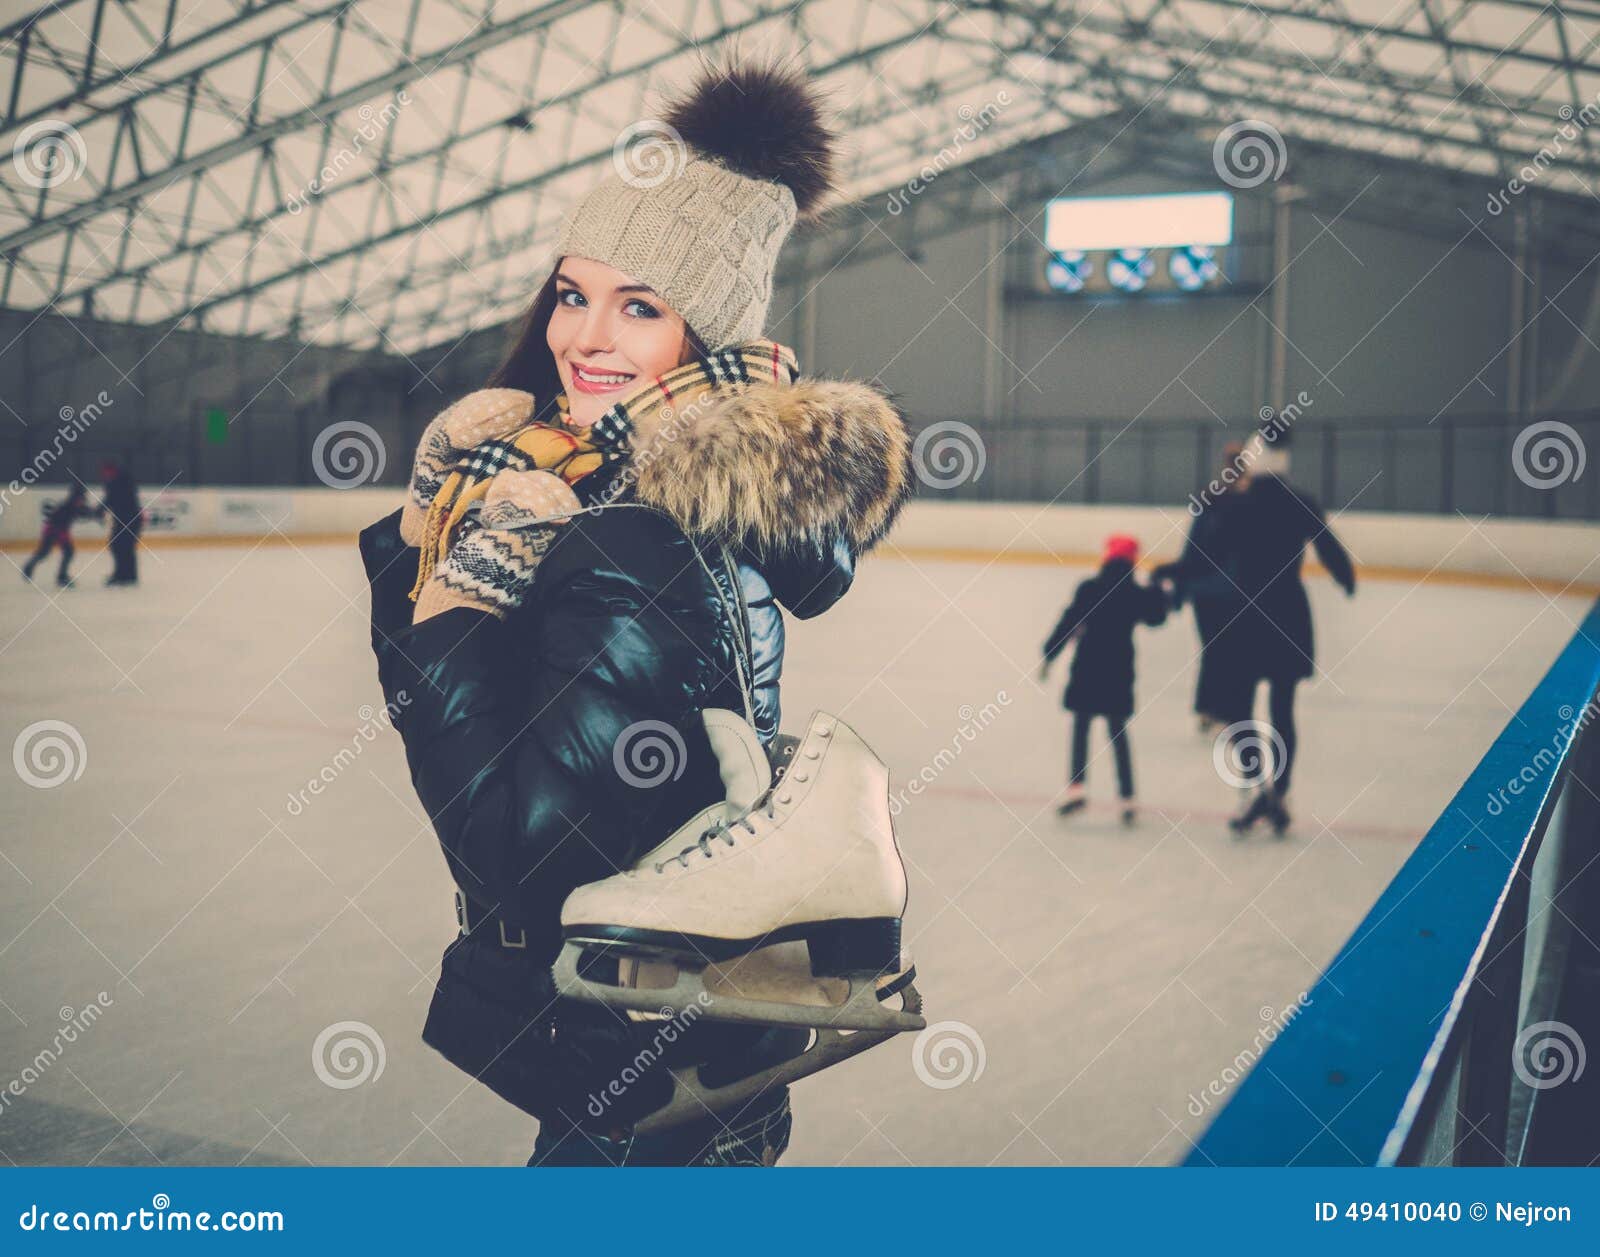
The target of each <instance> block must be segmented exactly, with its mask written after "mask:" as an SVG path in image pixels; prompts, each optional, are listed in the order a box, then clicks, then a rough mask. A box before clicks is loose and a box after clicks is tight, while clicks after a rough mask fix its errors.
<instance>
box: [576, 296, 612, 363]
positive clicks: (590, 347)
mask: <svg viewBox="0 0 1600 1257" xmlns="http://www.w3.org/2000/svg"><path fill="white" fill-rule="evenodd" d="M615 340H616V334H615V331H614V329H613V326H612V322H611V317H610V315H608V314H606V313H605V311H603V310H598V309H595V308H594V307H590V309H589V312H588V314H587V315H586V316H585V317H584V320H583V325H582V326H581V327H580V328H579V329H578V349H579V351H580V352H582V353H586V354H603V353H610V352H611V349H612V347H613V343H614V342H615Z"/></svg>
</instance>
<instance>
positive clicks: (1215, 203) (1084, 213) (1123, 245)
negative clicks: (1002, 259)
mask: <svg viewBox="0 0 1600 1257" xmlns="http://www.w3.org/2000/svg"><path fill="white" fill-rule="evenodd" d="M1044 242H1045V247H1046V248H1048V249H1049V250H1050V251H1051V252H1052V253H1056V254H1064V253H1070V252H1073V251H1078V250H1083V251H1088V252H1093V251H1095V250H1105V249H1112V250H1139V249H1170V248H1174V247H1179V246H1187V245H1201V246H1212V247H1216V246H1220V245H1227V244H1231V243H1232V242H1233V195H1232V193H1229V192H1171V193H1160V194H1157V195H1154V196H1084V197H1062V198H1058V199H1057V200H1053V201H1050V202H1049V203H1047V204H1046V206H1045V219H1044Z"/></svg>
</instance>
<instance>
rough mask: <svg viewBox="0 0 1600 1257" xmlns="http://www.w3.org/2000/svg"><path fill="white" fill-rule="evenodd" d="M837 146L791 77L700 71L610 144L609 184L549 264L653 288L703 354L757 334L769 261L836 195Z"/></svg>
mask: <svg viewBox="0 0 1600 1257" xmlns="http://www.w3.org/2000/svg"><path fill="white" fill-rule="evenodd" d="M834 145H835V140H834V136H833V134H832V132H831V131H829V130H828V128H827V127H825V126H824V125H823V123H822V114H821V109H820V107H819V103H818V99H817V94H816V92H815V89H814V88H813V87H812V86H811V84H810V82H809V81H808V80H807V78H806V76H805V74H804V71H803V70H801V69H799V68H798V67H793V66H790V67H780V66H777V65H765V66H737V65H728V66H725V67H723V68H720V69H719V68H716V67H707V68H706V69H704V70H703V71H702V72H701V76H700V78H699V80H698V81H697V82H696V83H695V85H694V86H693V87H692V88H691V89H690V90H689V92H688V93H687V94H686V95H685V96H683V97H682V98H680V99H679V100H677V101H675V102H673V103H671V104H669V105H668V106H667V108H666V109H665V110H664V111H663V114H662V117H661V118H660V119H659V120H656V119H651V120H648V121H645V122H641V123H637V124H635V125H634V126H632V127H629V128H628V130H626V131H624V132H623V134H622V135H621V136H620V137H618V140H617V143H616V146H615V147H614V149H613V152H612V162H613V165H614V166H615V167H616V171H615V173H613V174H611V175H609V176H607V178H606V179H605V180H604V181H602V182H601V183H600V185H599V186H598V187H596V188H595V189H594V190H593V191H591V192H590V193H589V194H588V195H587V196H585V197H584V199H583V200H582V201H581V202H580V203H579V204H578V207H577V208H576V209H575V210H574V211H573V212H572V214H571V216H570V217H569V218H568V219H567V221H566V223H565V225H564V226H563V229H562V232H561V235H560V238H559V239H558V240H557V242H556V247H555V250H554V252H553V254H552V266H553V265H554V264H555V263H556V262H558V261H559V260H560V259H561V258H563V257H584V258H592V259H593V260H595V261H597V262H604V263H605V264H606V265H608V266H614V267H616V268H617V270H619V271H622V272H623V273H624V274H627V275H630V276H632V277H633V278H634V279H637V280H638V281H639V282H641V283H645V284H649V285H650V287H652V288H654V289H655V290H656V292H658V293H660V294H661V297H662V299H663V300H664V301H666V302H667V304H668V305H670V306H671V307H672V308H673V309H674V310H676V311H677V312H678V313H679V314H681V315H682V316H683V319H684V321H685V322H686V323H688V325H689V326H690V327H691V328H692V329H693V330H694V332H695V334H696V335H697V336H699V337H700V339H701V340H702V341H704V342H705V344H706V345H707V347H708V348H712V349H715V348H719V347H721V346H723V345H732V344H738V343H739V342H741V341H747V340H751V339H754V338H755V337H758V336H760V335H761V333H762V331H763V329H764V328H765V325H766V319H767V310H768V307H769V306H770V305H771V304H772V276H773V271H774V270H775V269H776V268H777V264H778V252H779V250H780V249H781V248H782V247H783V242H784V241H785V240H786V239H787V238H788V235H789V231H790V229H791V228H793V226H794V224H795V221H796V220H797V219H801V218H810V217H813V216H814V215H815V214H816V212H817V211H818V208H819V206H820V205H821V203H822V202H823V200H824V199H825V197H826V196H827V195H828V193H829V192H830V191H831V190H832V188H833V160H834Z"/></svg>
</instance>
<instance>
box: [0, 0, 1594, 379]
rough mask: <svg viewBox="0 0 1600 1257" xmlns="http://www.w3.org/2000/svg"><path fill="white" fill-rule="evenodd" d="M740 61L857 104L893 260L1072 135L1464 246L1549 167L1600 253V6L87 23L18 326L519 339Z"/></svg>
mask: <svg viewBox="0 0 1600 1257" xmlns="http://www.w3.org/2000/svg"><path fill="white" fill-rule="evenodd" d="M732 41H737V43H738V45H739V46H740V47H743V48H746V49H751V50H755V51H768V50H771V51H784V50H788V49H794V48H798V49H800V50H801V56H802V57H803V58H804V60H805V63H806V64H807V66H808V68H809V69H810V70H811V72H812V73H813V74H814V75H815V76H816V77H817V78H818V79H819V80H820V81H821V82H822V83H823V84H824V85H825V86H826V87H827V88H829V90H830V94H831V97H832V102H833V104H834V106H835V107H836V108H837V109H838V110H839V111H840V117H841V120H842V123H843V125H844V129H845V131H846V133H847V135H848V136H849V139H850V148H849V152H848V154H847V158H846V162H845V165H844V170H843V176H844V184H845V191H846V194H847V196H848V197H851V198H861V199H862V204H861V205H860V206H850V207H848V208H846V209H845V210H843V211H841V212H842V213H844V214H846V215H857V216H860V215H865V217H866V219H867V220H868V221H871V222H873V226H872V228H871V229H870V230H869V231H867V232H865V233H859V232H858V233H857V235H856V238H855V240H854V241H853V244H854V246H855V247H857V248H859V249H861V250H862V254H861V255H862V256H865V255H866V254H867V253H869V252H872V251H881V250H883V249H888V248H895V247H903V246H902V244H901V243H900V242H898V241H897V240H896V239H895V237H896V236H897V234H903V233H904V231H905V230H906V227H907V224H908V223H910V222H912V221H917V222H918V223H919V224H926V225H929V226H930V227H932V228H934V229H937V230H943V229H944V228H943V227H942V226H938V225H937V224H934V221H933V220H934V219H935V218H939V219H940V222H943V221H944V219H945V218H948V220H949V223H950V224H955V223H957V222H958V220H959V216H960V215H961V214H962V213H966V214H967V215H968V217H967V219H966V221H969V222H970V221H972V218H971V216H972V215H978V216H983V215H986V214H988V213H991V212H994V210H995V206H994V201H995V198H996V195H997V194H998V195H999V196H1001V197H1009V196H1011V195H1013V194H1017V195H1022V194H1023V192H1022V189H1024V188H1026V189H1027V191H1026V193H1025V195H1030V196H1032V195H1038V194H1039V193H1038V192H1037V191H1036V190H1035V189H1036V188H1040V187H1043V188H1045V191H1046V193H1048V192H1049V191H1057V190H1060V188H1059V185H1049V186H1048V187H1046V185H1047V184H1048V177H1047V176H1046V175H1044V174H1043V171H1044V170H1045V165H1044V164H1041V162H1040V161H1038V160H1035V159H1037V158H1039V156H1040V154H1039V153H1037V152H1030V151H1029V150H1030V148H1032V147H1034V146H1035V145H1036V144H1037V142H1038V141H1040V140H1042V139H1043V138H1044V137H1047V136H1050V137H1056V138H1055V139H1053V140H1052V142H1051V148H1052V151H1056V150H1059V151H1060V152H1065V153H1070V154H1073V155H1074V157H1073V160H1077V161H1079V162H1080V163H1082V162H1084V161H1086V160H1088V159H1089V158H1092V157H1093V156H1094V155H1095V152H1096V151H1100V152H1103V151H1104V149H1105V148H1106V147H1107V146H1115V148H1116V150H1117V154H1116V161H1117V162H1118V164H1119V168H1124V169H1137V168H1138V165H1139V159H1140V155H1141V154H1143V155H1144V156H1145V159H1146V161H1147V162H1148V165H1149V166H1150V167H1151V168H1155V167H1157V166H1158V165H1160V166H1162V167H1164V168H1167V167H1171V168H1191V169H1192V168H1193V166H1194V157H1193V154H1194V153H1197V152H1199V153H1203V152H1204V150H1205V148H1206V146H1207V145H1208V143H1209V141H1210V139H1211V138H1212V137H1214V136H1215V134H1216V133H1217V132H1218V131H1219V130H1220V129H1222V128H1223V127H1226V126H1228V125H1230V124H1231V123H1234V122H1239V121H1244V120H1253V121H1255V122H1258V123H1266V124H1268V125H1269V126H1271V127H1274V128H1276V129H1278V130H1279V131H1280V132H1281V134H1282V136H1283V138H1284V141H1285V145H1286V149H1287V152H1288V154H1289V162H1290V163H1291V167H1292V174H1293V177H1294V178H1295V179H1296V181H1297V182H1309V183H1310V184H1312V185H1314V186H1313V190H1314V191H1318V192H1320V193H1323V194H1326V195H1328V196H1335V195H1337V194H1338V192H1339V190H1340V189H1341V188H1342V187H1343V186H1344V181H1345V176H1346V175H1349V174H1351V173H1352V172H1358V171H1363V170H1367V169H1371V170H1374V171H1384V172H1390V173H1398V172H1403V171H1405V170H1406V169H1415V167H1416V166H1417V165H1418V164H1421V165H1423V166H1427V167H1430V168H1432V169H1433V170H1434V171H1436V172H1438V173H1437V175H1436V176H1432V177H1428V178H1418V179H1417V180H1414V181H1413V182H1414V183H1415V185H1416V186H1415V187H1412V186H1410V185H1409V184H1407V185H1406V186H1405V187H1404V188H1401V187H1400V185H1401V184H1405V182H1406V181H1404V180H1399V179H1396V180H1389V181H1386V190H1387V191H1388V192H1389V193H1390V195H1389V196H1388V197H1387V198H1386V199H1385V200H1384V203H1383V204H1382V205H1379V206H1376V207H1371V206H1368V207H1363V214H1362V216H1368V214H1369V213H1376V214H1377V215H1378V216H1380V217H1382V216H1384V215H1388V216H1389V217H1390V219H1391V221H1405V222H1407V223H1408V224H1409V223H1411V222H1412V221H1413V220H1417V221H1423V222H1425V223H1427V224H1429V225H1431V226H1432V227H1434V228H1437V229H1439V230H1445V227H1444V226H1443V222H1442V219H1441V217H1440V216H1441V215H1443V216H1444V217H1445V218H1448V217H1450V216H1451V209H1450V208H1449V206H1448V202H1449V199H1450V196H1451V195H1455V194H1456V193H1455V190H1456V189H1457V188H1462V187H1464V188H1471V187H1473V186H1474V184H1473V180H1478V181H1490V182H1491V183H1492V182H1493V181H1501V182H1504V181H1508V180H1510V179H1511V178H1512V177H1514V176H1516V175H1517V173H1518V172H1519V171H1521V170H1522V169H1523V168H1524V167H1525V166H1528V165H1529V164H1530V163H1535V164H1536V169H1537V171H1538V177H1537V179H1536V180H1535V182H1536V184H1537V187H1536V189H1535V191H1534V192H1533V193H1531V194H1530V195H1529V196H1528V197H1527V202H1526V204H1524V205H1519V207H1518V209H1519V213H1520V212H1522V211H1524V210H1526V208H1527V207H1528V206H1530V205H1538V206H1539V207H1540V208H1541V214H1542V215H1543V216H1544V223H1543V225H1542V228H1541V230H1544V231H1545V232H1547V233H1550V232H1554V231H1557V230H1559V231H1560V232H1561V233H1562V238H1561V240H1560V246H1561V247H1564V248H1570V249H1572V250H1573V251H1576V250H1578V249H1581V248H1582V247H1584V246H1586V245H1590V244H1591V242H1592V241H1593V240H1594V238H1595V235H1596V232H1595V229H1594V228H1593V227H1592V226H1590V225H1589V224H1590V223H1591V222H1592V221H1593V219H1594V217H1595V216H1594V215H1592V214H1589V213H1588V212H1587V211H1588V210H1589V209H1590V208H1591V206H1590V205H1589V201H1590V198H1591V197H1593V196H1595V189H1596V187H1600V136H1591V135H1590V134H1589V129H1588V122H1589V121H1600V119H1597V118H1596V113H1597V112H1600V51H1597V50H1600V4H1596V3H1595V0H1574V2H1572V3H1565V4H1562V5H1559V6H1558V5H1549V4H1539V3H1537V2H1536V0H1400V7H1399V8H1395V7H1393V0H1097V2H1096V3H1092V4H1091V3H1089V2H1088V0H1083V2H1082V3H1071V4H1047V3H1037V2H1029V0H1005V2H998V0H997V2H993V3H978V4H966V5H951V4H945V3H937V2H935V0H879V2H876V3H872V4H866V5H863V4H860V3H858V2H857V0H787V2H782V3H780V2H777V0H644V2H643V3H623V2H622V0H600V2H598V3H595V2H585V0H555V2H543V3H541V2H540V0H406V3H404V4H400V3H396V0H58V3H55V4H53V5H49V6H47V7H44V8H41V9H39V10H38V11H37V12H36V13H34V14H33V15H32V16H30V17H28V18H26V19H24V20H22V21H19V22H15V23H13V24H11V25H10V26H7V27H5V28H3V29H0V138H3V139H4V140H5V142H6V143H7V144H8V145H10V146H13V147H14V154H15V156H14V160H13V161H11V162H10V163H9V164H8V165H4V166H0V265H3V268H4V269H3V274H0V304H5V305H11V306H21V307H27V308H41V307H42V308H53V309H56V310H59V311H60V312H62V313H67V314H94V315H96V316H98V317H102V318H111V319H117V320H123V321H130V322H140V323H166V324H169V325H172V326H177V327H182V328H185V329H201V330H210V331H217V332H224V333H234V334H242V335H250V336H292V337H295V338H300V339H304V340H307V341H313V342H317V343H325V344H341V345H350V346H357V347H366V348H372V349H377V350H380V351H386V352H391V353H413V352H415V351H417V350H418V349H420V348H422V347H424V346H426V345H431V344H436V343H441V342H443V341H446V340H452V339H454V338H456V337H459V336H460V335H462V334H463V333H465V332H467V331H470V330H473V329H475V328H480V327H485V326H490V325H492V324H494V323H497V322H501V321H504V320H505V319H506V318H508V317H511V316H512V315H513V314H514V313H515V312H516V310H517V309H518V308H519V307H520V306H521V305H522V304H523V303H524V302H525V301H526V300H527V298H528V295H529V293H530V292H531V288H532V285H533V284H535V283H537V281H538V279H539V278H541V276H540V275H539V274H537V273H536V271H537V269H538V267H539V266H540V265H541V263H542V261H543V259H544V257H545V254H546V251H547V250H548V247H549V242H550V240H551V239H552V238H553V234H554V232H555V230H556V227H557V225H558V223H559V221H560V219H561V217H562V216H563V214H564V213H565V211H566V209H567V208H568V207H569V206H570V205H571V203H572V202H573V200H574V199H575V198H576V197H577V196H579V195H581V194H582V192H583V191H584V190H585V189H586V188H587V187H588V186H590V185H591V184H592V183H593V181H594V180H595V179H596V178H597V177H598V176H599V174H600V173H601V171H602V170H603V169H605V167H606V164H607V163H608V162H609V161H611V160H612V153H613V145H614V143H615V141H616V139H617V137H618V135H619V134H620V133H621V132H623V131H624V130H625V129H626V128H627V127H628V126H629V124H631V123H632V122H634V121H635V120H637V119H639V118H641V117H643V116H645V115H646V114H647V112H648V110H649V108H650V107H651V105H652V103H653V101H654V93H655V91H656V90H657V89H658V88H660V87H661V86H663V85H664V84H666V83H674V82H678V81H681V80H682V78H683V77H684V75H685V74H686V73H687V72H688V71H689V70H690V68H691V66H692V65H693V63H694V59H695V58H696V57H697V55H698V54H699V52H700V51H701V50H703V49H706V48H708V47H711V46H713V45H719V44H725V43H728V42H732ZM1002 91H1003V92H1005V93H1006V98H1005V104H1004V107H1003V108H993V109H992V110H991V111H990V112H985V113H983V114H982V115H981V116H983V117H984V119H985V125H984V126H983V127H982V128H981V134H978V135H976V136H973V135H972V134H971V133H970V128H968V134H967V135H966V136H965V137H958V136H957V135H956V132H957V130H958V128H961V127H962V126H963V123H965V122H967V121H968V120H970V119H971V118H972V117H973V116H974V113H975V112H976V111H979V110H984V109H986V108H987V107H989V106H992V104H993V102H995V101H996V99H997V98H998V96H999V93H1001V92H1002ZM1596 130H1597V131H1600V128H1596ZM1062 136H1068V137H1070V138H1066V139H1063V138H1061V137H1062ZM1312 157H1314V158H1315V160H1314V161H1313V160H1310V158H1312ZM930 162H936V164H937V165H938V167H939V169H941V170H943V169H945V168H946V166H947V165H961V166H963V167H964V168H966V169H967V171H968V173H969V174H970V175H972V176H973V178H971V179H967V180H963V181H960V183H961V184H962V185H963V187H964V190H962V191H956V184H957V181H955V180H951V181H950V182H949V183H947V184H946V185H945V186H944V188H942V189H941V193H942V195H941V196H939V197H937V198H934V197H929V198H926V201H927V203H926V204H925V205H921V206H919V207H917V209H916V211H915V212H914V213H913V214H908V215H906V216H905V217H904V218H903V219H901V220H900V221H897V222H895V223H893V224H889V225H885V223H884V220H883V217H882V215H876V214H874V213H873V212H872V209H871V206H872V199H873V198H874V197H878V196H882V195H884V194H887V193H888V192H889V191H890V190H892V189H894V188H896V187H899V186H901V185H903V184H904V183H905V182H906V181H907V180H908V179H910V178H911V177H912V176H914V175H915V174H917V172H918V171H919V170H920V169H922V168H923V167H924V166H926V165H927V164H928V163H930ZM1030 163H1031V165H1030ZM1174 163H1176V167H1173V164H1174ZM1302 167H1303V168H1304V170H1305V172H1306V173H1305V175H1304V176H1302ZM1030 169H1032V171H1033V174H1034V175H1035V176H1038V178H1037V179H1033V178H1031V177H1030V176H1029V175H1028V171H1029V170H1030ZM1050 169H1051V170H1052V171H1054V172H1055V173H1059V172H1060V167H1059V165H1051V166H1050ZM985 171H987V172H988V174H984V173H983V172H985ZM1319 172H1321V173H1319ZM1200 173H1202V174H1203V172H1200ZM1069 181H1070V180H1069ZM1003 189H1012V191H1011V192H1007V191H1004V190H1003ZM969 197H970V199H968V198H969ZM1019 203H1020V202H1019ZM1546 210H1548V212H1546ZM1007 212H1009V211H1007ZM1460 212H1461V211H1460V210H1459V208H1458V207H1457V208H1456V209H1455V210H1454V213H1455V216H1456V218H1457V221H1459V213H1460ZM1511 218H1512V215H1506V216H1505V221H1504V222H1492V221H1486V222H1484V223H1483V230H1484V231H1485V233H1486V234H1488V235H1490V236H1492V237H1494V238H1495V239H1497V240H1498V239H1500V238H1502V237H1503V236H1504V235H1505V233H1506V231H1507V224H1508V223H1509V221H1510V219H1511ZM874 220H876V221H874ZM1569 225H1570V227H1571V230H1570V231H1568V230H1567V227H1568V226H1569ZM1465 227H1466V224H1464V223H1463V224H1460V227H1459V228H1458V232H1459V230H1460V229H1465ZM834 234H838V233H834ZM843 234H844V235H845V236H848V235H849V234H850V233H849V232H845V233H843ZM819 238H820V233H819ZM827 248H831V246H822V245H811V244H806V243H804V242H803V241H802V242H801V243H800V247H799V248H798V249H797V250H796V257H797V258H806V259H811V255H812V254H813V253H815V252H817V250H819V249H821V250H823V252H824V253H825V252H826V251H827ZM786 265H788V267H789V268H790V269H792V268H793V266H796V265H803V266H808V267H809V266H810V265H811V260H807V261H804V262H795V263H791V264H786Z"/></svg>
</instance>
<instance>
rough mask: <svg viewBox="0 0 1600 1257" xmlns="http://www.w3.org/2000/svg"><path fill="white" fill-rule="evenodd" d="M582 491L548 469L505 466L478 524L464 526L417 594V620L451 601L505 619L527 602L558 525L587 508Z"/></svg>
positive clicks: (491, 488)
mask: <svg viewBox="0 0 1600 1257" xmlns="http://www.w3.org/2000/svg"><path fill="white" fill-rule="evenodd" d="M582 509H583V506H582V503H580V502H579V501H578V495H577V494H576V493H574V492H573V491H572V489H571V488H570V487H569V486H568V485H567V483H566V482H565V481H564V480H562V479H561V477H560V476H557V475H555V474H553V473H551V472H548V471H503V472H501V473H500V474H499V475H497V476H496V477H495V478H494V479H493V480H492V481H491V482H490V484H489V493H488V496H487V497H486V498H485V499H484V502H483V509H482V511H480V512H479V513H478V517H477V526H476V527H470V528H463V529H462V530H461V536H460V537H459V538H457V540H456V542H455V544H454V545H452V546H451V547H450V554H449V556H448V557H447V558H446V559H445V561H444V562H443V563H441V564H440V565H439V568H438V570H437V571H436V572H435V573H434V574H433V575H432V576H431V577H429V578H428V581H427V582H426V583H425V584H424V585H423V587H422V592H421V593H420V594H419V595H418V596H417V605H416V609H415V610H414V611H413V612H412V617H411V619H412V623H413V624H420V623H422V621H424V620H426V619H428V618H430V617H431V616H435V615H438V614H439V613H440V612H441V611H448V610H449V609H450V608H452V607H473V608H476V609H477V610H480V611H487V612H489V613H490V614H491V615H494V616H497V617H499V618H501V619H504V618H505V616H506V615H507V614H508V613H509V612H511V611H513V610H515V609H516V608H517V607H519V606H521V605H522V600H523V598H525V597H526V596H527V593H528V589H529V588H530V587H531V586H532V584H533V578H534V573H535V572H536V571H537V569H538V567H539V560H540V559H542V558H544V556H545V553H546V552H547V551H548V550H549V549H550V546H551V544H552V543H553V542H554V541H555V538H556V529H557V527H558V526H559V525H561V524H564V523H566V522H567V520H568V519H569V518H570V517H571V516H572V515H573V514H576V513H577V512H578V511H580V510H582Z"/></svg>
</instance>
